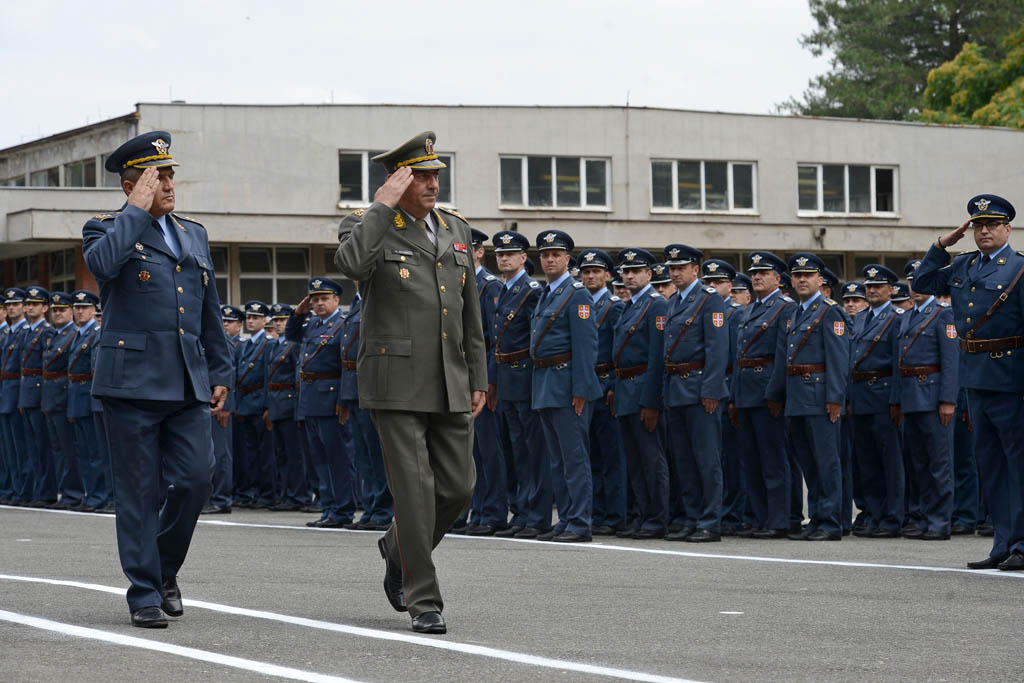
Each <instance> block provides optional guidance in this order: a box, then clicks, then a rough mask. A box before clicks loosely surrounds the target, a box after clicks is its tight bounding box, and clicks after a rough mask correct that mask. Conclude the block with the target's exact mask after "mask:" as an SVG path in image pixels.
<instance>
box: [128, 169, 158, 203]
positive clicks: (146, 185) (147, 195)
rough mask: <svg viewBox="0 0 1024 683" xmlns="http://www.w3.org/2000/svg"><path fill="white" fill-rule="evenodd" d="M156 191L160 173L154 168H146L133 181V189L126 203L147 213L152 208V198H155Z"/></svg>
mask: <svg viewBox="0 0 1024 683" xmlns="http://www.w3.org/2000/svg"><path fill="white" fill-rule="evenodd" d="M158 189H160V171H158V170H157V169H155V168H147V169H146V170H145V171H143V172H142V175H141V176H140V177H139V179H138V180H136V181H135V187H133V188H132V193H131V194H130V195H128V203H129V204H131V205H132V206H137V207H139V208H140V209H142V210H143V211H145V212H147V213H148V212H149V210H150V209H151V208H153V198H154V197H156V191H157V190H158Z"/></svg>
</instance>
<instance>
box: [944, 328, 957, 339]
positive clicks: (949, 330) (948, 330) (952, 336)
mask: <svg viewBox="0 0 1024 683" xmlns="http://www.w3.org/2000/svg"><path fill="white" fill-rule="evenodd" d="M946 336H947V337H949V338H950V339H956V325H946Z"/></svg>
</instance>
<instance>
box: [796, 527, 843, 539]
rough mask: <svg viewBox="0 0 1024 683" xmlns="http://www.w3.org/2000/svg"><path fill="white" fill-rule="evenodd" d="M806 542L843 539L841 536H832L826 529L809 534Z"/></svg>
mask: <svg viewBox="0 0 1024 683" xmlns="http://www.w3.org/2000/svg"><path fill="white" fill-rule="evenodd" d="M804 540H805V541H841V540H843V537H842V536H841V535H840V534H830V533H829V532H827V531H825V530H824V529H818V530H817V531H812V532H811V533H809V534H807V538H805V539H804Z"/></svg>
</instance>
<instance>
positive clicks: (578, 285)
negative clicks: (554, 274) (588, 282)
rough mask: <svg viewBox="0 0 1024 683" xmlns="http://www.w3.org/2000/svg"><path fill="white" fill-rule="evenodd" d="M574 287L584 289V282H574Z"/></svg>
mask: <svg viewBox="0 0 1024 683" xmlns="http://www.w3.org/2000/svg"><path fill="white" fill-rule="evenodd" d="M572 286H573V289H582V288H583V283H582V282H574V283H572Z"/></svg>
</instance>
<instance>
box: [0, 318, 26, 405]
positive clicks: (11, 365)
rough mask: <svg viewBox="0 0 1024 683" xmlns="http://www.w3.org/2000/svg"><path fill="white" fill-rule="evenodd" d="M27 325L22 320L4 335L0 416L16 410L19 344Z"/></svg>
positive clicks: (0, 354)
mask: <svg viewBox="0 0 1024 683" xmlns="http://www.w3.org/2000/svg"><path fill="white" fill-rule="evenodd" d="M27 331H28V325H27V324H26V323H25V320H24V319H22V320H20V321H19V322H17V323H15V325H14V326H13V327H11V328H8V330H7V333H6V334H5V335H4V337H3V340H4V345H3V347H2V349H0V371H2V372H3V375H2V377H3V378H4V379H3V380H0V415H7V414H9V413H13V412H15V411H16V410H17V409H18V397H19V395H20V394H21V344H22V342H23V341H24V340H25V333H26V332H27Z"/></svg>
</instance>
